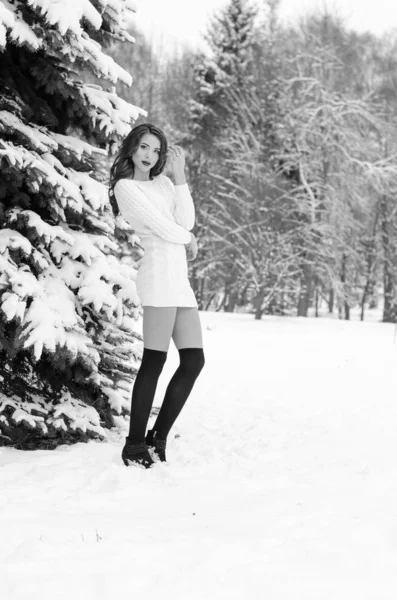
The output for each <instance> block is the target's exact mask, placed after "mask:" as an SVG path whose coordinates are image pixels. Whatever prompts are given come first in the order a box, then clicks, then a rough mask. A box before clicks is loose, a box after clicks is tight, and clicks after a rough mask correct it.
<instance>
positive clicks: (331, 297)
mask: <svg viewBox="0 0 397 600" xmlns="http://www.w3.org/2000/svg"><path fill="white" fill-rule="evenodd" d="M334 302H335V292H334V290H333V289H331V290H329V295H328V312H329V313H330V314H332V313H333V312H334Z"/></svg>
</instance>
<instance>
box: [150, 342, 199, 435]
mask: <svg viewBox="0 0 397 600" xmlns="http://www.w3.org/2000/svg"><path fill="white" fill-rule="evenodd" d="M179 356H180V364H179V367H178V368H177V370H176V371H175V373H174V375H173V376H172V378H171V380H170V382H169V384H168V387H167V389H166V392H165V396H164V400H163V404H162V405H161V408H160V412H159V414H158V417H157V419H156V422H155V424H154V426H153V431H155V432H156V436H157V437H158V438H160V439H163V440H165V439H166V438H167V435H168V433H169V431H170V429H171V427H172V426H173V424H174V423H175V421H176V419H177V417H178V415H179V413H180V412H181V410H182V408H183V406H184V404H185V402H186V400H187V399H188V397H189V394H190V392H191V390H192V388H193V385H194V382H195V381H196V379H197V377H198V375H199V373H200V371H201V369H202V368H203V367H204V363H205V360H204V351H203V349H202V348H181V349H180V350H179Z"/></svg>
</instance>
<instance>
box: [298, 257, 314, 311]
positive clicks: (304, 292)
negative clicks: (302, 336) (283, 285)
mask: <svg viewBox="0 0 397 600" xmlns="http://www.w3.org/2000/svg"><path fill="white" fill-rule="evenodd" d="M312 288H313V275H312V271H311V268H310V266H309V265H305V266H304V267H303V274H302V277H301V282H300V292H299V299H298V317H307V314H308V312H309V307H310V299H311V295H312Z"/></svg>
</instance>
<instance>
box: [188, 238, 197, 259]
mask: <svg viewBox="0 0 397 600" xmlns="http://www.w3.org/2000/svg"><path fill="white" fill-rule="evenodd" d="M190 235H191V238H190V242H189V243H188V244H185V247H186V258H187V260H194V259H195V258H196V256H197V252H198V246H197V240H196V236H195V235H194V233H192V232H190Z"/></svg>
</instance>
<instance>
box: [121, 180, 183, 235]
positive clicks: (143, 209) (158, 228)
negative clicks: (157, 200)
mask: <svg viewBox="0 0 397 600" xmlns="http://www.w3.org/2000/svg"><path fill="white" fill-rule="evenodd" d="M114 195H115V197H116V200H117V204H118V206H119V209H120V212H121V214H122V216H123V217H124V218H125V219H126V221H133V220H134V219H138V220H139V221H141V222H142V223H143V224H144V225H146V227H148V229H150V230H151V231H152V232H153V233H155V234H156V235H158V236H159V237H161V238H162V239H163V240H166V241H167V242H173V243H174V244H188V243H189V242H190V238H191V236H190V233H189V232H188V231H187V230H186V229H185V228H184V227H181V226H180V225H178V224H177V223H174V221H171V219H167V217H165V216H164V215H163V214H161V212H160V211H159V210H157V208H155V207H154V206H153V205H152V204H150V202H149V201H148V199H147V198H146V196H145V194H144V193H143V192H142V191H141V190H139V189H138V188H137V186H136V185H135V184H134V183H133V181H132V180H128V179H120V180H119V181H118V182H117V183H116V185H115V186H114Z"/></svg>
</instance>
